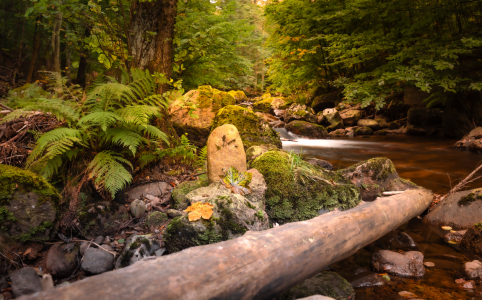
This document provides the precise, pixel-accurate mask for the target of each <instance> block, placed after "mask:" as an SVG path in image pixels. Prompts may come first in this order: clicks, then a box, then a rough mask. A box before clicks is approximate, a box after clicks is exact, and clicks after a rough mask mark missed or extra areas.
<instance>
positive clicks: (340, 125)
mask: <svg viewBox="0 0 482 300" xmlns="http://www.w3.org/2000/svg"><path fill="white" fill-rule="evenodd" d="M344 128H345V125H343V123H342V122H336V123H334V124H332V125H330V126H328V127H326V131H328V132H332V131H335V130H338V129H344Z"/></svg>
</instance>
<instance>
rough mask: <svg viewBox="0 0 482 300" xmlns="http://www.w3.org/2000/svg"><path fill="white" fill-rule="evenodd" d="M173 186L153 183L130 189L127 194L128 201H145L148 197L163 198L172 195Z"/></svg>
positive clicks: (165, 183) (164, 183)
mask: <svg viewBox="0 0 482 300" xmlns="http://www.w3.org/2000/svg"><path fill="white" fill-rule="evenodd" d="M171 190H172V186H171V185H170V184H169V183H167V182H163V181H161V182H151V183H147V184H142V185H138V186H136V187H133V188H130V189H128V190H127V191H126V192H125V195H126V197H127V201H129V202H131V201H134V200H136V199H144V198H145V197H146V196H147V195H151V196H154V197H159V198H161V197H162V196H164V195H166V194H168V193H170V192H171Z"/></svg>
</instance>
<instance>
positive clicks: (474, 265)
mask: <svg viewBox="0 0 482 300" xmlns="http://www.w3.org/2000/svg"><path fill="white" fill-rule="evenodd" d="M462 273H463V274H464V277H465V278H466V279H468V280H470V279H479V278H481V277H482V262H480V261H479V260H474V261H470V262H466V263H465V264H464V266H463V267H462Z"/></svg>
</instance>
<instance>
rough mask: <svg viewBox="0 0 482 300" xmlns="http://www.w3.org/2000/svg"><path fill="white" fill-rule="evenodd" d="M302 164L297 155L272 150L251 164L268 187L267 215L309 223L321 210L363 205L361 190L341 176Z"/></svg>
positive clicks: (281, 220) (282, 221)
mask: <svg viewBox="0 0 482 300" xmlns="http://www.w3.org/2000/svg"><path fill="white" fill-rule="evenodd" d="M299 161H300V159H297V158H296V157H294V154H288V153H286V152H284V151H279V150H271V151H268V152H266V153H264V154H263V155H261V156H259V157H258V158H256V159H255V160H254V161H253V162H252V163H251V166H252V167H253V168H256V169H257V170H258V171H259V172H260V173H261V174H263V176H264V179H265V181H266V183H267V185H268V190H267V191H266V212H267V213H268V215H269V217H270V219H272V220H273V221H275V222H278V223H280V224H284V223H289V222H297V221H303V220H308V219H311V218H314V217H316V216H318V212H319V211H320V210H321V209H329V210H333V209H334V208H340V209H349V208H352V207H355V206H356V205H358V203H359V202H360V201H361V197H360V192H359V190H358V188H357V187H356V186H355V185H353V184H352V183H351V182H349V181H348V180H346V179H345V178H344V177H343V176H341V175H340V174H337V173H335V172H332V171H328V170H324V169H322V168H319V167H315V166H312V165H310V164H308V163H306V162H299ZM293 164H294V165H293ZM306 170H308V171H306ZM307 176H308V177H307ZM309 176H311V177H309ZM312 178H321V180H319V179H317V180H313V179H312ZM331 180H333V181H334V182H336V183H337V184H336V185H333V184H332V183H331Z"/></svg>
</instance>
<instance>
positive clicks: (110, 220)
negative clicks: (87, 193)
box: [77, 201, 129, 239]
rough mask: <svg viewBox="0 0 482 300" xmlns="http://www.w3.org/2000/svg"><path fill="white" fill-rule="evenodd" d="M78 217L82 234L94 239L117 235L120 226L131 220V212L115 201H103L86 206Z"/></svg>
mask: <svg viewBox="0 0 482 300" xmlns="http://www.w3.org/2000/svg"><path fill="white" fill-rule="evenodd" d="M77 217H78V222H79V224H78V228H79V229H80V233H81V234H82V235H83V236H84V237H86V238H87V239H93V238H95V237H97V236H100V235H102V236H108V235H109V236H110V235H113V234H115V233H116V232H117V230H118V229H119V224H123V223H125V222H126V221H128V220H129V212H128V211H127V208H125V207H124V206H123V205H119V204H117V203H116V202H114V201H103V202H98V203H93V204H89V205H86V206H85V207H83V208H82V209H81V210H80V212H79V213H78V214H77Z"/></svg>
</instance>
